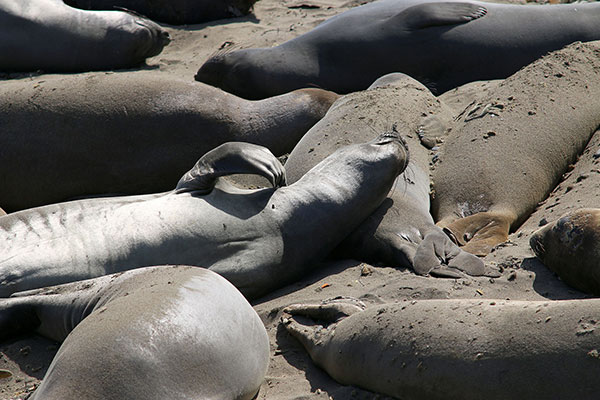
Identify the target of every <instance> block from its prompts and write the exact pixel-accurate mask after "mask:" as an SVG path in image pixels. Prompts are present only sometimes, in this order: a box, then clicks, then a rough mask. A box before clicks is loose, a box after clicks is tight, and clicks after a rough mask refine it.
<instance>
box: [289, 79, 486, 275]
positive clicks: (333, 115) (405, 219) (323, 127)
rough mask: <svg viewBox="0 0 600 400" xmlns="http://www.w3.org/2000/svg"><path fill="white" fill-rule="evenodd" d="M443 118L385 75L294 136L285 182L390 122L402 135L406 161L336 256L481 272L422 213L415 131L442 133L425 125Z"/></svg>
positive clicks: (421, 150) (418, 91)
mask: <svg viewBox="0 0 600 400" xmlns="http://www.w3.org/2000/svg"><path fill="white" fill-rule="evenodd" d="M423 115H427V117H425V118H423ZM451 118H452V112H451V111H450V110H449V109H448V108H447V107H445V106H444V104H442V103H440V102H439V101H437V99H436V98H435V97H434V96H433V95H432V94H431V92H430V91H429V90H428V89H427V88H426V87H424V86H423V85H422V84H420V83H419V82H418V81H416V80H414V79H412V78H411V77H409V76H407V75H404V74H398V73H396V74H388V75H385V76H383V77H381V78H380V79H378V80H377V81H375V82H374V83H373V84H372V85H371V86H370V87H369V89H368V90H366V91H362V92H357V93H352V94H349V95H346V96H343V97H341V98H340V99H339V100H337V101H336V102H335V103H334V104H333V106H332V107H331V108H330V109H329V111H328V112H327V114H326V115H325V117H323V119H321V120H320V121H319V122H317V123H316V124H315V126H313V127H312V128H311V129H310V130H309V131H308V132H307V133H306V134H305V135H304V136H303V137H302V139H301V140H300V142H298V144H297V145H296V147H295V148H294V150H293V151H292V153H291V154H290V156H289V158H288V160H287V162H286V172H287V178H288V181H289V182H295V181H296V180H298V179H300V178H301V177H302V176H303V174H304V173H306V172H307V171H309V170H310V168H312V167H313V166H314V165H316V164H317V163H318V162H319V161H321V160H322V159H324V158H325V157H327V156H328V155H329V154H331V153H333V152H334V151H335V150H336V149H338V148H340V147H342V146H345V145H347V144H349V143H361V142H364V141H365V140H367V138H368V137H369V135H371V134H372V132H371V129H376V130H377V129H382V128H383V127H385V126H386V125H387V126H388V127H389V126H390V125H391V124H397V125H398V127H399V129H400V130H401V131H402V133H403V134H404V135H403V137H405V138H406V141H407V145H408V148H409V152H410V161H409V164H408V167H407V168H406V170H405V171H404V173H402V174H401V175H400V176H399V177H398V179H397V180H396V182H395V184H394V186H393V188H392V190H391V191H390V193H389V194H388V196H387V198H386V199H385V201H384V202H383V203H382V205H381V206H380V207H379V208H378V209H377V210H376V211H375V212H374V213H373V214H371V215H370V216H369V217H368V218H367V219H366V220H365V221H364V222H363V223H362V224H361V225H360V226H359V227H358V229H357V230H356V231H355V232H353V233H352V234H351V235H350V236H349V237H347V238H346V239H345V240H344V241H343V242H342V243H341V244H340V247H339V248H338V249H337V254H338V255H339V256H341V257H344V258H355V259H358V260H362V261H369V262H384V263H386V264H387V265H391V266H402V267H408V268H412V269H413V270H415V271H416V272H417V273H419V274H423V275H425V274H429V273H431V274H436V275H438V276H452V277H457V276H460V274H459V272H460V271H464V272H467V273H469V274H471V275H482V274H483V273H484V264H483V262H482V261H481V260H479V259H478V258H477V257H475V256H473V255H472V254H469V253H466V252H464V251H462V250H460V249H459V248H458V246H456V245H455V244H454V243H452V241H451V240H449V238H448V237H447V236H446V235H445V234H444V233H443V232H442V230H441V229H440V228H439V227H437V226H436V225H435V223H434V222H433V218H432V217H431V214H430V213H429V187H430V180H429V165H428V164H429V152H428V150H427V149H426V148H425V147H424V146H423V145H422V144H421V142H420V140H419V137H418V136H417V134H416V132H417V131H419V132H420V135H421V136H422V137H423V138H427V139H430V140H432V139H435V137H436V136H439V137H442V136H443V135H445V130H444V128H443V127H441V128H439V129H431V128H432V127H433V128H437V127H440V126H444V125H447V124H449V121H450V120H451ZM432 121H437V124H433V123H432ZM369 128H371V129H369ZM365 190H369V187H368V186H367V187H365Z"/></svg>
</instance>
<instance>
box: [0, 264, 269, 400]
mask: <svg viewBox="0 0 600 400" xmlns="http://www.w3.org/2000/svg"><path fill="white" fill-rule="evenodd" d="M27 330H35V331H36V332H37V333H40V334H41V335H43V336H46V337H48V338H50V339H53V340H56V341H60V342H62V341H64V342H63V344H62V345H61V347H60V349H59V350H58V353H57V354H56V356H55V357H54V360H53V361H52V364H51V365H50V367H49V369H48V371H47V373H46V376H45V377H44V379H43V381H42V384H41V385H40V386H39V387H38V388H37V390H36V391H35V392H34V394H33V396H32V397H30V399H44V400H54V399H57V400H58V399H82V400H92V399H135V400H142V399H144V400H145V399H231V400H238V399H248V400H249V399H252V398H253V396H255V395H256V393H257V392H258V389H259V387H260V385H261V383H262V381H263V379H264V376H265V373H266V370H267V365H268V362H269V340H268V337H267V332H266V330H265V328H264V325H263V324H262V322H261V320H260V318H259V317H258V315H257V314H256V312H255V311H254V310H253V309H252V307H251V306H250V304H248V302H247V300H246V299H244V297H243V296H242V295H241V294H240V292H239V291H238V290H236V288H235V287H234V286H233V285H231V284H230V283H229V282H227V280H225V279H224V278H222V277H221V276H219V275H217V274H215V273H213V272H211V271H208V270H206V269H203V268H195V267H183V266H176V267H175V266H160V267H147V268H142V269H138V270H134V271H127V272H125V273H122V274H114V275H109V276H103V277H100V278H96V279H91V280H87V281H83V282H76V283H70V284H66V285H61V286H55V287H50V288H46V289H41V290H36V291H33V293H27V292H25V293H23V294H19V296H18V297H15V298H9V299H0V336H2V337H4V338H9V337H11V336H14V335H16V334H19V333H20V332H19V331H21V332H22V331H27Z"/></svg>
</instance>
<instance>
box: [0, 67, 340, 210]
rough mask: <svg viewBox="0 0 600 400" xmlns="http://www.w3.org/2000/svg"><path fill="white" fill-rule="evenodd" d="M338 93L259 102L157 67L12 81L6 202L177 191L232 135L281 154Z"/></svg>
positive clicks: (0, 106)
mask: <svg viewBox="0 0 600 400" xmlns="http://www.w3.org/2000/svg"><path fill="white" fill-rule="evenodd" d="M337 97H338V96H337V95H336V94H334V93H332V92H328V91H324V90H320V89H303V90H299V91H295V92H293V93H289V94H286V95H282V96H278V97H274V98H271V99H266V100H264V101H256V102H252V101H247V100H243V99H240V98H238V97H236V96H233V95H231V94H229V93H225V92H223V91H222V90H219V89H216V88H213V87H210V86H208V85H204V84H201V83H198V82H194V81H191V82H188V81H184V80H180V79H176V78H169V77H165V76H163V75H161V74H157V73H156V72H153V71H151V72H147V73H146V72H144V73H135V74H131V73H117V74H108V75H106V74H102V75H101V74H93V75H77V76H46V77H44V79H43V82H37V81H36V82H35V84H33V83H32V82H31V81H29V80H21V81H8V82H4V83H3V84H2V91H1V92H0V114H1V115H2V124H0V181H1V182H2V190H0V207H2V208H4V209H5V210H6V211H7V212H14V211H17V210H21V209H24V208H31V207H36V206H41V205H46V204H51V203H57V202H61V201H65V200H68V199H72V198H74V197H78V196H87V195H94V194H103V193H112V194H142V193H154V192H158V191H165V190H170V189H172V188H173V182H176V181H177V180H178V179H179V178H180V177H181V175H183V174H184V173H185V172H186V171H187V170H188V169H189V168H190V165H193V164H194V163H195V162H196V161H197V160H198V157H199V156H201V155H202V154H204V153H206V152H207V151H209V150H212V149H213V148H215V147H217V146H218V145H220V144H223V143H225V142H228V141H244V142H251V143H255V144H259V145H262V146H266V147H268V148H269V149H270V150H271V151H272V152H274V153H275V154H276V155H281V154H284V153H286V152H289V151H291V150H292V148H293V147H294V145H295V144H296V143H297V142H298V140H299V139H300V138H301V137H302V135H303V134H304V133H306V131H307V130H308V129H309V128H310V127H311V126H312V125H313V124H315V123H316V122H317V121H318V120H319V119H320V118H321V117H322V116H323V115H325V113H326V112H327V109H328V108H329V106H330V105H331V104H332V103H333V102H334V101H335V99H336V98H337ZM108 155H110V156H108ZM34 160H37V161H34Z"/></svg>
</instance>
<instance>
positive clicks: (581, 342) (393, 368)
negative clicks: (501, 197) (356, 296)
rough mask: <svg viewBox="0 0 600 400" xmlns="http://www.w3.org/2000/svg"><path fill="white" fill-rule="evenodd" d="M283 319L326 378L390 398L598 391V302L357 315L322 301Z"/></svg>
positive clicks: (460, 305)
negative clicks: (322, 370) (325, 372)
mask: <svg viewBox="0 0 600 400" xmlns="http://www.w3.org/2000/svg"><path fill="white" fill-rule="evenodd" d="M284 311H287V312H288V313H290V316H289V317H288V318H286V319H284V323H285V326H286V328H287V330H288V331H289V332H290V333H291V334H292V335H293V336H295V337H296V338H298V339H299V340H300V342H301V343H302V345H303V346H304V347H305V348H306V350H307V351H308V353H309V354H310V357H311V358H312V359H313V361H314V362H315V363H316V364H317V365H319V366H320V367H321V368H323V369H324V370H325V371H327V373H328V374H329V375H330V376H331V377H332V378H334V379H335V380H336V381H338V382H340V383H342V384H346V385H355V386H359V387H362V388H365V389H368V390H371V391H375V392H379V393H384V394H386V395H389V396H393V397H395V398H399V399H406V400H417V399H419V400H420V399H423V400H436V399H444V400H446V399H461V400H476V399H490V400H494V399H498V400H500V399H515V400H517V399H531V398H535V399H581V400H583V399H591V398H594V396H596V395H597V393H598V390H600V382H599V381H598V379H597V376H598V373H600V361H599V360H598V358H599V355H598V354H599V353H598V351H599V350H598V349H599V346H600V339H598V337H597V334H596V333H595V332H594V331H595V329H597V328H598V321H600V300H598V299H593V300H566V301H505V300H471V299H468V300H467V299H463V300H448V299H444V300H421V301H416V300H413V301H404V302H401V303H392V304H384V305H379V306H372V307H369V308H367V309H366V310H364V311H363V310H362V307H361V306H360V305H359V304H356V302H352V303H348V302H344V303H341V304H340V303H336V302H329V303H328V304H320V305H319V304H316V305H293V306H290V307H288V309H287V310H284ZM348 315H349V316H348ZM306 317H308V318H310V319H314V320H316V321H319V322H318V323H317V325H315V324H314V323H313V324H310V321H307V320H306Z"/></svg>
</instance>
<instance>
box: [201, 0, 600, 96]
mask: <svg viewBox="0 0 600 400" xmlns="http://www.w3.org/2000/svg"><path fill="white" fill-rule="evenodd" d="M599 21H600V4H594V3H590V4H571V5H556V6H554V5H549V6H542V7H538V6H524V5H505V4H493V3H487V2H475V1H460V0H458V1H443V2H439V1H437V0H402V1H397V0H380V1H376V2H373V3H369V4H366V5H364V6H361V7H357V8H355V9H352V10H349V11H346V12H344V13H342V14H340V15H338V16H335V17H333V18H331V19H329V20H327V21H325V22H324V23H322V24H321V25H319V26H318V27H316V28H315V29H313V30H312V31H310V32H308V33H306V34H304V35H301V36H299V37H297V38H295V39H292V40H290V41H288V42H285V43H283V44H281V45H279V46H276V47H273V48H268V49H244V50H238V51H233V52H230V53H227V54H223V55H217V56H215V57H212V58H210V59H209V60H207V61H206V62H205V63H204V65H202V67H201V68H200V69H199V71H198V73H197V75H196V79H197V80H200V81H202V82H206V83H209V84H211V85H215V86H218V87H221V88H223V89H224V90H227V91H229V92H231V93H235V94H238V95H240V96H242V97H246V98H263V97H268V96H272V95H275V94H280V93H285V92H288V91H290V90H294V89H297V88H300V87H310V86H316V87H321V88H324V89H329V90H333V91H335V92H336V93H348V92H353V91H357V90H363V89H366V88H367V87H368V86H369V85H370V84H371V83H372V82H373V81H374V80H375V79H377V78H378V77H380V76H382V75H384V74H387V73H390V72H403V73H405V74H408V75H410V76H412V77H413V78H416V79H418V80H420V81H421V82H422V83H425V84H426V85H428V86H429V87H430V89H432V90H435V91H436V92H437V93H443V92H444V91H446V90H449V89H451V88H453V87H456V86H459V85H461V84H463V83H466V82H469V81H475V80H484V79H497V78H506V77H507V76H509V75H511V74H513V73H514V72H516V71H517V70H518V69H519V68H521V67H523V66H525V65H527V64H528V63H530V62H532V61H534V60H535V59H537V58H539V57H540V56H542V55H544V54H545V53H547V52H549V51H552V50H557V49H560V48H562V47H564V46H566V45H567V44H569V43H572V42H574V41H591V40H597V39H600V28H599V26H600V25H599V24H598V22H599ZM263 82H269V84H268V85H264V84H263Z"/></svg>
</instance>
